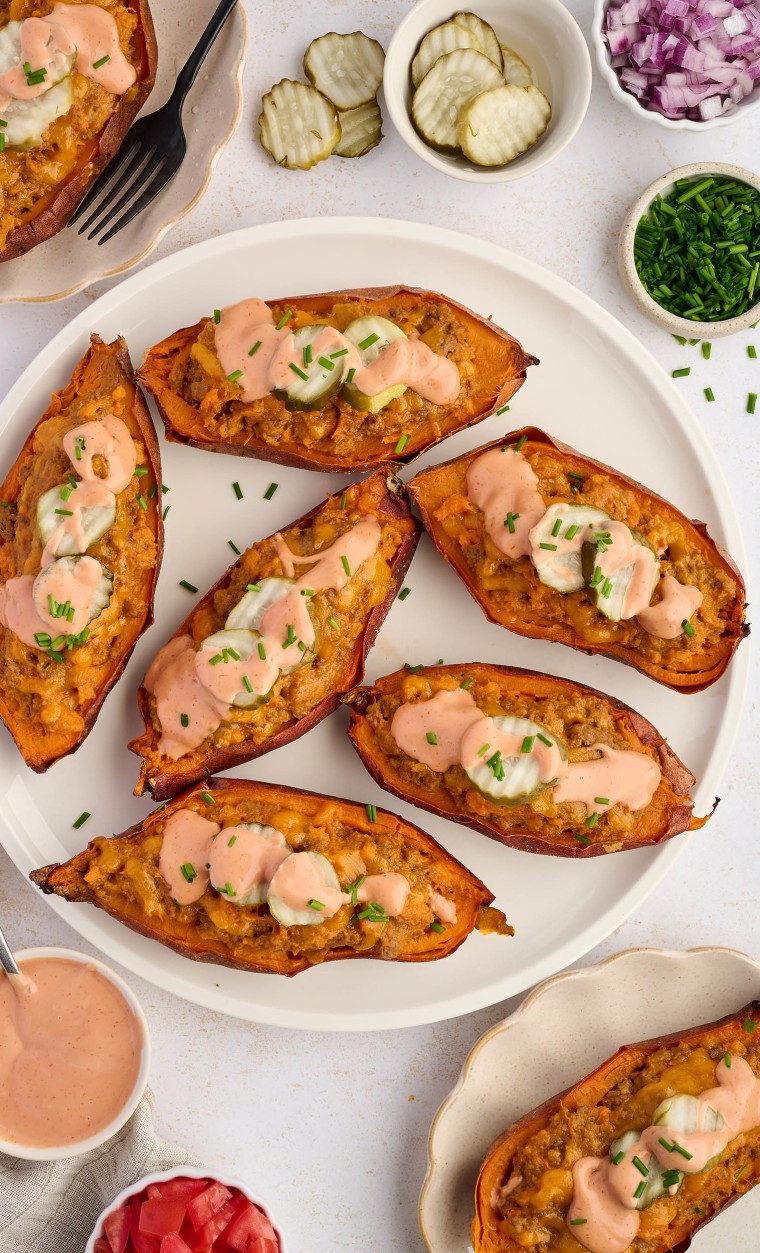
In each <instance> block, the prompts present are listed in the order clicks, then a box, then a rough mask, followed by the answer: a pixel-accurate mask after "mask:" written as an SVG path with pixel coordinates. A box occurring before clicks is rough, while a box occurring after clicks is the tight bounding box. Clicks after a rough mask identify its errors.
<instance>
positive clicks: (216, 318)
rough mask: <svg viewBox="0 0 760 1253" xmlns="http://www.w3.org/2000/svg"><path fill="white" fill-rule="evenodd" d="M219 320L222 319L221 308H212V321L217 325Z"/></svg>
mask: <svg viewBox="0 0 760 1253" xmlns="http://www.w3.org/2000/svg"><path fill="white" fill-rule="evenodd" d="M221 320H222V311H221V309H214V321H215V322H216V324H217V326H218V325H219V323H220V322H221Z"/></svg>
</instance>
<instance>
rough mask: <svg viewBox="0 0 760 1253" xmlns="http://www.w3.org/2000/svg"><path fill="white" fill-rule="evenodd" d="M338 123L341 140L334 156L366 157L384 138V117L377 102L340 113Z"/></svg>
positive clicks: (334, 149) (334, 151)
mask: <svg viewBox="0 0 760 1253" xmlns="http://www.w3.org/2000/svg"><path fill="white" fill-rule="evenodd" d="M338 121H339V122H340V139H339V140H338V142H337V144H336V145H335V147H334V148H333V156H336V157H363V156H366V154H367V153H368V152H371V151H372V149H373V148H376V147H377V145H378V144H379V143H380V140H381V139H382V137H383V115H382V113H381V112H380V106H379V104H378V103H377V101H376V100H371V101H370V102H369V104H360V105H358V106H357V107H356V108H355V109H346V110H345V111H344V112H339V113H338Z"/></svg>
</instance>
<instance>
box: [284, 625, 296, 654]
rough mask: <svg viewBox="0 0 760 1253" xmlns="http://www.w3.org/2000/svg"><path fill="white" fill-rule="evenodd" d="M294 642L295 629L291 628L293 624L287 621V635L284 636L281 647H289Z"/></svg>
mask: <svg viewBox="0 0 760 1253" xmlns="http://www.w3.org/2000/svg"><path fill="white" fill-rule="evenodd" d="M295 642H296V633H295V631H294V630H293V625H292V623H290V622H289V623H288V633H287V635H286V636H285V640H284V642H283V648H290V646H291V644H295Z"/></svg>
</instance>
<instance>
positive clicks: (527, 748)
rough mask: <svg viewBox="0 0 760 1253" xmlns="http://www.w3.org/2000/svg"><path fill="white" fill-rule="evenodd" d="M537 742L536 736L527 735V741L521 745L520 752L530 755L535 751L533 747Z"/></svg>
mask: <svg viewBox="0 0 760 1253" xmlns="http://www.w3.org/2000/svg"><path fill="white" fill-rule="evenodd" d="M535 742H536V737H535V735H526V736H525V739H524V740H523V742H522V744H521V745H520V752H521V753H530V752H532V750H533V745H534V744H535Z"/></svg>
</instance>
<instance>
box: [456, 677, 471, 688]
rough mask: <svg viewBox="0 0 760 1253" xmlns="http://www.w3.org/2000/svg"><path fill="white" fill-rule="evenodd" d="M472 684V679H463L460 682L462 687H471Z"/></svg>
mask: <svg viewBox="0 0 760 1253" xmlns="http://www.w3.org/2000/svg"><path fill="white" fill-rule="evenodd" d="M471 684H472V679H463V680H462V682H461V683H460V684H459V686H460V687H470V686H471Z"/></svg>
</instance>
